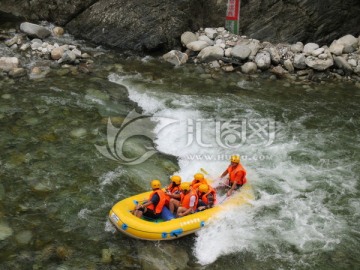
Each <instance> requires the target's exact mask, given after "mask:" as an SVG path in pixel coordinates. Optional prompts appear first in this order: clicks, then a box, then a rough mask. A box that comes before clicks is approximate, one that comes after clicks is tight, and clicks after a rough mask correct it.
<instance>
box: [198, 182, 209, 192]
mask: <svg viewBox="0 0 360 270" xmlns="http://www.w3.org/2000/svg"><path fill="white" fill-rule="evenodd" d="M199 191H200V192H202V193H206V192H208V191H209V186H208V185H206V184H201V185H200V186H199Z"/></svg>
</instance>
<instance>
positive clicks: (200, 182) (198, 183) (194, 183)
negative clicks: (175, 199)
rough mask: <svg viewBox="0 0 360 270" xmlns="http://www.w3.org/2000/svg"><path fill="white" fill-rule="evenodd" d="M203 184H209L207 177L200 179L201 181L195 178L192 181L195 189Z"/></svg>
mask: <svg viewBox="0 0 360 270" xmlns="http://www.w3.org/2000/svg"><path fill="white" fill-rule="evenodd" d="M202 184H206V185H208V182H207V181H206V179H205V178H204V179H203V180H200V181H199V182H198V181H197V180H195V179H194V180H192V182H191V186H192V188H193V189H197V188H198V187H199V186H200V185H202Z"/></svg>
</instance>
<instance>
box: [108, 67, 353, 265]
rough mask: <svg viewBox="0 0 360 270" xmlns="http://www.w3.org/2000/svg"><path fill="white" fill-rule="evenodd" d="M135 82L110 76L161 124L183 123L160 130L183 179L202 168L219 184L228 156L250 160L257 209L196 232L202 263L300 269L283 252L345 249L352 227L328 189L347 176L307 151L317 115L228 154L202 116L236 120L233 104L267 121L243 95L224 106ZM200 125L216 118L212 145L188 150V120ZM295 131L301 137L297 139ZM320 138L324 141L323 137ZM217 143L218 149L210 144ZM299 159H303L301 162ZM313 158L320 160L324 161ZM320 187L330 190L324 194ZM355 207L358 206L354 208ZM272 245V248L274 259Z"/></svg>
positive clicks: (207, 138) (208, 134)
mask: <svg viewBox="0 0 360 270" xmlns="http://www.w3.org/2000/svg"><path fill="white" fill-rule="evenodd" d="M135 76H136V80H139V79H140V78H139V77H141V76H140V75H139V74H137V75H135ZM132 79H133V78H131V77H126V78H123V77H121V76H118V75H111V76H110V80H112V81H113V82H117V83H120V84H123V85H125V86H126V87H127V88H128V91H129V97H130V98H131V99H132V100H134V101H136V102H137V103H138V104H139V105H140V106H141V107H142V108H143V110H144V111H145V112H146V113H150V114H153V115H154V118H157V119H160V118H161V117H164V118H171V119H176V120H177V122H176V123H175V124H171V125H169V126H168V127H166V126H165V127H164V125H162V128H161V130H160V129H158V130H157V129H155V132H156V134H157V138H156V140H155V144H156V145H157V149H158V150H159V151H161V152H164V153H167V154H171V155H175V156H176V157H178V160H179V166H180V170H179V172H178V173H179V174H180V175H181V176H182V178H183V181H191V180H192V178H193V175H194V174H195V173H196V172H199V171H200V169H201V168H204V169H205V170H206V171H207V172H208V173H209V175H207V177H210V178H213V179H216V178H218V176H219V175H220V174H221V173H222V172H223V171H224V170H225V168H226V166H227V165H228V163H229V162H228V159H226V158H221V157H226V156H229V155H231V154H233V153H234V152H237V153H239V154H241V155H244V156H245V158H243V159H242V160H243V161H242V163H243V165H244V166H245V168H246V169H247V172H248V179H249V180H250V182H251V183H252V184H253V186H254V189H255V192H256V196H257V200H256V201H254V203H253V206H252V207H251V208H250V209H231V210H229V211H224V212H223V213H222V214H221V222H217V221H216V220H214V221H212V222H211V223H210V224H209V225H208V226H206V227H205V228H204V229H202V230H200V231H199V232H198V233H197V238H196V242H195V245H194V247H193V251H194V254H195V256H196V258H197V259H198V261H199V263H200V264H203V265H205V264H210V263H212V262H214V261H215V260H217V258H219V257H220V256H223V255H228V254H231V253H239V254H241V252H244V251H248V252H253V253H254V254H256V256H258V257H259V258H260V259H263V258H266V257H268V256H277V257H279V258H284V259H286V260H288V261H294V264H297V263H299V265H301V263H303V262H301V260H297V259H295V258H294V257H293V254H292V253H291V252H284V251H283V246H284V245H285V246H291V247H295V248H296V249H298V250H300V251H301V252H304V253H307V252H311V251H313V250H314V249H323V250H327V249H331V248H333V247H334V245H336V244H337V243H339V239H340V236H339V232H340V231H341V230H342V228H343V227H345V225H344V222H343V221H342V219H340V218H339V217H338V216H337V215H335V214H334V213H332V211H330V210H329V208H328V205H326V203H324V201H325V200H326V199H327V198H328V197H329V196H330V195H331V194H329V192H328V191H327V188H326V187H329V188H332V187H334V186H336V185H338V179H339V177H341V176H342V175H343V171H342V168H341V166H339V167H338V168H336V167H335V168H332V169H331V171H330V172H329V171H327V170H326V169H325V168H324V166H323V165H324V161H321V160H324V156H326V153H324V152H322V151H320V150H319V149H316V150H315V149H313V147H312V146H311V145H310V146H308V145H307V142H308V136H312V134H311V132H312V131H311V130H310V131H309V132H310V134H306V132H307V131H306V129H305V128H304V126H303V123H304V122H305V121H306V120H307V119H308V118H309V117H312V115H311V114H304V116H302V117H300V118H299V119H297V120H292V121H289V120H286V116H284V119H285V120H284V121H285V123H280V126H279V125H278V131H279V132H278V133H277V137H276V140H275V141H274V142H273V143H271V144H270V145H267V146H266V147H264V146H263V145H258V146H254V145H251V144H243V145H241V146H240V147H239V148H238V149H231V148H225V147H221V146H219V145H216V143H214V142H216V140H215V135H214V128H215V124H214V123H215V122H214V121H215V118H214V116H213V115H212V114H213V113H214V112H212V111H211V110H209V109H207V110H201V108H202V107H201V105H202V104H206V105H207V106H210V107H214V111H215V112H216V114H219V117H231V111H229V110H227V109H225V108H229V107H230V106H232V105H231V104H233V105H234V104H237V106H239V107H243V108H244V113H243V115H241V116H242V117H244V118H248V119H251V118H258V119H266V117H264V116H262V115H261V113H260V112H258V111H256V110H255V109H253V108H252V107H251V104H245V103H242V102H243V101H242V100H241V99H240V98H238V97H236V96H231V97H230V96H224V100H222V99H219V98H216V99H209V97H206V96H205V97H200V96H196V97H192V96H187V95H180V94H174V93H173V92H166V91H161V92H159V91H156V88H157V86H156V84H153V85H152V84H151V82H149V81H146V82H144V83H143V85H141V84H139V83H138V82H136V83H132ZM221 108H224V110H221ZM211 117H213V118H211ZM199 119H211V120H213V122H211V121H210V123H208V124H205V125H204V126H203V127H202V132H203V133H202V137H201V142H202V143H204V145H206V144H208V145H207V146H204V145H203V146H201V145H199V141H194V142H193V143H192V144H190V145H188V144H189V138H190V139H191V136H190V137H189V121H193V122H192V123H196V121H197V120H199ZM201 123H203V122H201ZM293 130H301V132H295V133H294V132H293ZM190 133H191V132H190ZM293 133H294V134H296V136H295V135H292V134H293ZM190 135H191V134H190ZM192 139H194V138H193V137H192ZM313 140H315V141H316V142H319V143H321V144H322V143H324V142H323V141H324V138H322V137H321V136H317V137H315V138H313ZM316 142H314V143H316ZM211 143H212V146H209V144H211ZM292 155H296V159H295V160H294V159H293V158H292ZM260 157H265V158H260ZM307 160H311V162H310V163H308V162H307ZM314 160H318V163H316V162H314ZM351 166H353V165H351ZM329 175H331V177H329ZM348 178H349V179H347V180H349V181H346V182H345V181H343V182H342V183H341V184H340V185H341V186H342V187H343V188H344V189H348V190H350V189H351V188H354V186H355V185H356V181H355V180H354V179H350V176H349V177H348ZM319 186H325V188H320V189H319V188H318V187H319ZM352 205H353V206H354V207H358V204H357V203H355V202H353V204H352ZM268 247H271V252H270V253H269V249H268Z"/></svg>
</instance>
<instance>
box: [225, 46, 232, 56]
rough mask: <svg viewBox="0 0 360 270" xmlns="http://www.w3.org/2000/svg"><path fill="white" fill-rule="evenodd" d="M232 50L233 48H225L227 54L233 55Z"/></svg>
mask: <svg viewBox="0 0 360 270" xmlns="http://www.w3.org/2000/svg"><path fill="white" fill-rule="evenodd" d="M231 51H232V48H227V49H225V56H226V57H230V56H231Z"/></svg>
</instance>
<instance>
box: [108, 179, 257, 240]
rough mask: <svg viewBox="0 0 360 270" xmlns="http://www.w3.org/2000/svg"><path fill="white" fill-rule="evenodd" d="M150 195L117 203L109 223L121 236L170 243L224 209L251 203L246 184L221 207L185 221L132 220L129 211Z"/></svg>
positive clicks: (200, 213) (189, 216) (199, 213)
mask: <svg viewBox="0 0 360 270" xmlns="http://www.w3.org/2000/svg"><path fill="white" fill-rule="evenodd" d="M150 193H151V191H149V192H145V193H141V194H138V195H135V196H132V197H129V198H126V199H124V200H122V201H120V202H118V203H116V204H115V205H114V206H113V207H112V209H111V210H110V213H109V219H110V221H111V223H112V224H114V225H115V227H116V228H117V229H118V230H119V231H120V232H122V233H124V234H127V235H129V236H131V237H134V238H138V239H143V240H171V239H174V238H178V237H182V236H185V235H188V234H191V233H194V232H195V231H197V230H199V229H200V228H202V227H204V226H205V225H206V222H207V220H208V219H209V218H210V217H213V216H214V215H215V214H216V213H218V212H220V211H222V210H223V209H224V208H227V207H231V206H234V205H242V204H246V203H249V201H251V200H253V199H254V194H253V190H252V188H251V186H250V185H249V184H245V185H244V186H243V187H242V188H241V190H240V191H239V192H236V193H234V194H233V195H232V196H231V197H229V198H227V199H226V200H225V201H224V202H223V203H221V204H219V205H216V206H215V207H213V208H210V209H207V210H204V211H201V212H196V213H194V214H190V215H187V216H184V217H180V218H174V219H171V220H168V221H159V220H158V221H149V220H145V219H141V218H138V217H136V216H134V215H133V214H132V213H131V212H130V211H132V210H134V208H135V206H136V205H137V204H138V203H141V202H143V201H145V200H147V199H148V198H149V195H150Z"/></svg>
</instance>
